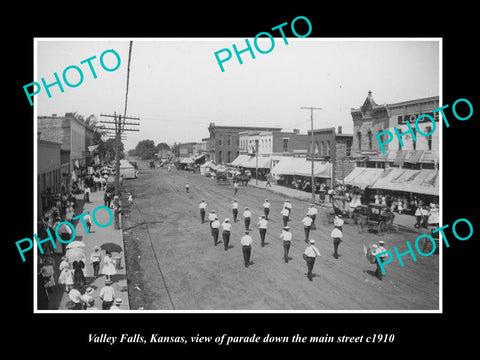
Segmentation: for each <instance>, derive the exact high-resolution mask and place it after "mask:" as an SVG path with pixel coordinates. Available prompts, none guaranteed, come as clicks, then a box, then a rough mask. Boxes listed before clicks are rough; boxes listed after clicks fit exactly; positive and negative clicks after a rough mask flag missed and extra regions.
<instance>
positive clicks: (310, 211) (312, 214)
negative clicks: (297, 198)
mask: <svg viewBox="0 0 480 360" xmlns="http://www.w3.org/2000/svg"><path fill="white" fill-rule="evenodd" d="M317 214H318V210H317V208H316V207H315V205H314V204H310V208H309V209H308V216H310V217H311V218H312V226H311V229H312V230H317V227H316V226H315V219H316V218H317Z"/></svg>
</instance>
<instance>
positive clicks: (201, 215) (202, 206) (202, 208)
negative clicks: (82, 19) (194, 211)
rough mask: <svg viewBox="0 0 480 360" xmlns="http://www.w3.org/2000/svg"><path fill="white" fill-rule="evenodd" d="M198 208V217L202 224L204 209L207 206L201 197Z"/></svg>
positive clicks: (203, 221)
mask: <svg viewBox="0 0 480 360" xmlns="http://www.w3.org/2000/svg"><path fill="white" fill-rule="evenodd" d="M198 208H199V209H200V219H201V220H202V224H204V223H205V209H206V208H207V204H206V203H205V200H203V199H202V201H201V202H200V204H199V205H198Z"/></svg>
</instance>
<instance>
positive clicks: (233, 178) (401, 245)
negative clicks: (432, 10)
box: [31, 20, 460, 311]
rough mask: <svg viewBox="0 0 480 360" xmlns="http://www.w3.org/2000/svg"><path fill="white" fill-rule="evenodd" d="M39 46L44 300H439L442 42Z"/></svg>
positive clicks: (228, 307) (402, 305)
mask: <svg viewBox="0 0 480 360" xmlns="http://www.w3.org/2000/svg"><path fill="white" fill-rule="evenodd" d="M298 22H299V23H300V20H298ZM232 44H233V46H232ZM36 49H37V57H36V61H37V67H36V71H37V78H38V77H40V76H41V74H43V76H44V77H42V78H41V82H40V85H39V86H37V85H36V84H35V85H33V86H32V88H38V89H40V90H39V92H38V94H37V95H32V96H31V97H33V96H35V101H36V104H35V106H36V109H35V110H36V121H37V123H36V135H37V188H36V190H37V217H36V221H37V222H38V230H37V231H38V233H37V234H38V236H39V238H40V239H45V238H47V237H48V234H47V232H46V231H47V230H49V231H50V234H58V235H59V238H55V243H54V244H55V245H54V244H53V242H47V243H45V245H44V247H45V250H44V251H43V254H41V250H40V248H37V249H36V253H37V254H36V255H37V257H36V259H37V271H38V274H39V275H40V277H39V278H38V279H39V282H38V283H37V287H38V297H37V308H38V310H79V311H83V310H98V311H105V310H116V311H123V310H127V311H182V310H186V311H237V310H240V311H244V310H248V311H282V310H288V311H344V310H347V311H362V310H365V311H435V310H437V311H438V310H441V284H440V276H439V273H440V271H441V266H440V262H441V260H440V258H439V256H438V254H439V251H440V247H439V246H438V234H436V235H437V236H435V234H434V233H433V232H432V231H433V230H434V229H436V228H438V227H439V223H440V222H439V217H440V216H439V215H440V214H439V212H440V203H441V199H440V177H441V170H442V167H441V162H440V158H441V156H440V155H441V154H440V149H441V146H440V142H441V141H440V135H439V133H440V132H441V126H440V125H439V121H441V119H440V111H439V108H440V104H441V99H440V96H439V95H440V90H441V62H440V60H441V50H442V42H441V39H438V38H425V39H418V38H411V39H408V38H406V39H375V38H366V39H314V38H312V39H309V38H296V37H295V36H293V37H289V38H285V39H282V38H281V37H280V38H275V39H273V38H269V37H268V36H266V35H264V36H263V38H255V41H254V42H252V43H251V42H249V41H248V40H240V39H234V38H232V39H100V40H95V39H38V40H37V41H36ZM266 49H273V50H272V51H271V52H269V53H268V54H262V53H261V52H262V51H263V52H265V50H266ZM219 50H220V51H219ZM217 51H219V52H220V54H219V55H218V56H217V55H215V56H214V53H215V52H217ZM223 53H224V54H223ZM229 53H233V54H234V55H233V56H232V58H231V59H230V60H228V61H225V62H222V61H221V60H219V59H224V58H226V57H225V56H226V55H227V56H228V54H229ZM225 54H226V55H225ZM235 57H237V58H238V60H237V59H235ZM240 60H241V61H242V62H243V63H242V64H241V63H240ZM219 65H222V66H221V67H220V66H219ZM54 74H57V75H58V81H56V77H55V76H57V75H54ZM99 98H101V99H102V101H98V99H99ZM459 107H460V106H459ZM422 114H427V115H428V116H427V115H424V116H422ZM417 118H418V121H417ZM99 207H100V208H99ZM234 212H235V214H234ZM283 212H286V216H284V214H283ZM84 214H85V215H84ZM85 217H87V218H88V219H86V220H84V219H85ZM284 217H285V218H286V220H284ZM65 222H69V223H68V224H66V223H65ZM97 223H98V224H97ZM85 224H86V225H87V226H85ZM108 224H110V225H109V226H106V225H108ZM285 233H287V235H286V236H285ZM422 234H427V236H424V237H421V238H420V239H419V240H418V241H416V239H417V237H419V236H420V235H422ZM432 234H433V236H432ZM62 236H63V240H65V242H63V241H62V240H61V239H62ZM53 237H55V235H53ZM407 240H409V242H410V243H411V244H412V246H413V244H415V246H416V249H417V250H414V252H413V253H410V254H404V255H402V256H398V255H397V254H396V253H395V252H394V250H393V249H394V247H397V249H399V252H400V253H403V252H405V251H408V246H407V245H406V241H407ZM418 252H420V254H418ZM427 255H428V256H427ZM417 258H418V259H417Z"/></svg>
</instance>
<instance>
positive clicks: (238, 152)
mask: <svg viewBox="0 0 480 360" xmlns="http://www.w3.org/2000/svg"><path fill="white" fill-rule="evenodd" d="M239 154H240V151H238V150H237V156H236V157H235V158H237V157H238V155H239Z"/></svg>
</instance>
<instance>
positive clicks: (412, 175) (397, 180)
mask: <svg viewBox="0 0 480 360" xmlns="http://www.w3.org/2000/svg"><path fill="white" fill-rule="evenodd" d="M437 108H439V97H438V96H433V97H427V98H420V99H413V100H407V101H402V102H398V103H392V104H383V105H378V104H377V103H376V102H375V101H374V100H373V97H372V92H371V91H369V92H368V96H367V98H366V99H365V101H364V103H363V105H362V106H361V107H359V108H352V109H351V115H352V120H353V143H352V158H353V159H355V161H356V168H355V169H353V171H352V172H351V173H350V174H348V176H346V177H345V182H346V183H348V184H350V185H354V186H358V187H360V188H363V189H365V188H369V189H373V190H378V191H380V192H381V191H389V192H393V193H396V195H398V196H400V197H402V196H406V197H408V198H409V199H412V198H413V197H417V196H418V197H423V198H425V199H426V201H427V200H428V201H434V202H438V194H439V185H438V184H439V183H438V177H439V149H440V146H439V131H440V130H439V128H440V124H438V119H439V117H438V112H435V113H434V112H433V111H434V110H435V109H437ZM422 114H429V115H430V116H432V117H433V118H434V120H435V122H437V124H436V131H435V132H434V133H433V134H432V135H430V136H428V137H425V136H421V135H420V134H418V135H417V131H416V126H415V122H416V119H417V118H418V117H419V116H420V115H422ZM407 122H409V123H410V124H411V128H412V129H413V135H414V136H412V135H411V134H406V135H404V136H402V137H401V138H402V142H403V146H401V144H400V142H399V140H398V138H397V136H396V135H395V132H394V127H396V128H397V129H398V130H397V131H398V132H399V134H402V133H404V132H407V131H408V126H407V125H406V123H407ZM417 126H418V128H419V130H420V131H421V132H422V133H425V134H426V133H430V132H431V130H432V123H431V122H430V121H419V122H418V124H417ZM385 130H389V131H390V132H391V133H392V134H393V139H392V141H391V142H390V143H388V144H386V145H385V146H384V149H385V154H382V151H381V149H380V145H379V143H378V141H377V138H376V135H377V134H378V133H381V132H383V131H385ZM383 136H386V135H383ZM414 138H415V139H416V140H415V139H414ZM381 140H383V139H381ZM407 195H408V196H407Z"/></svg>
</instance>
